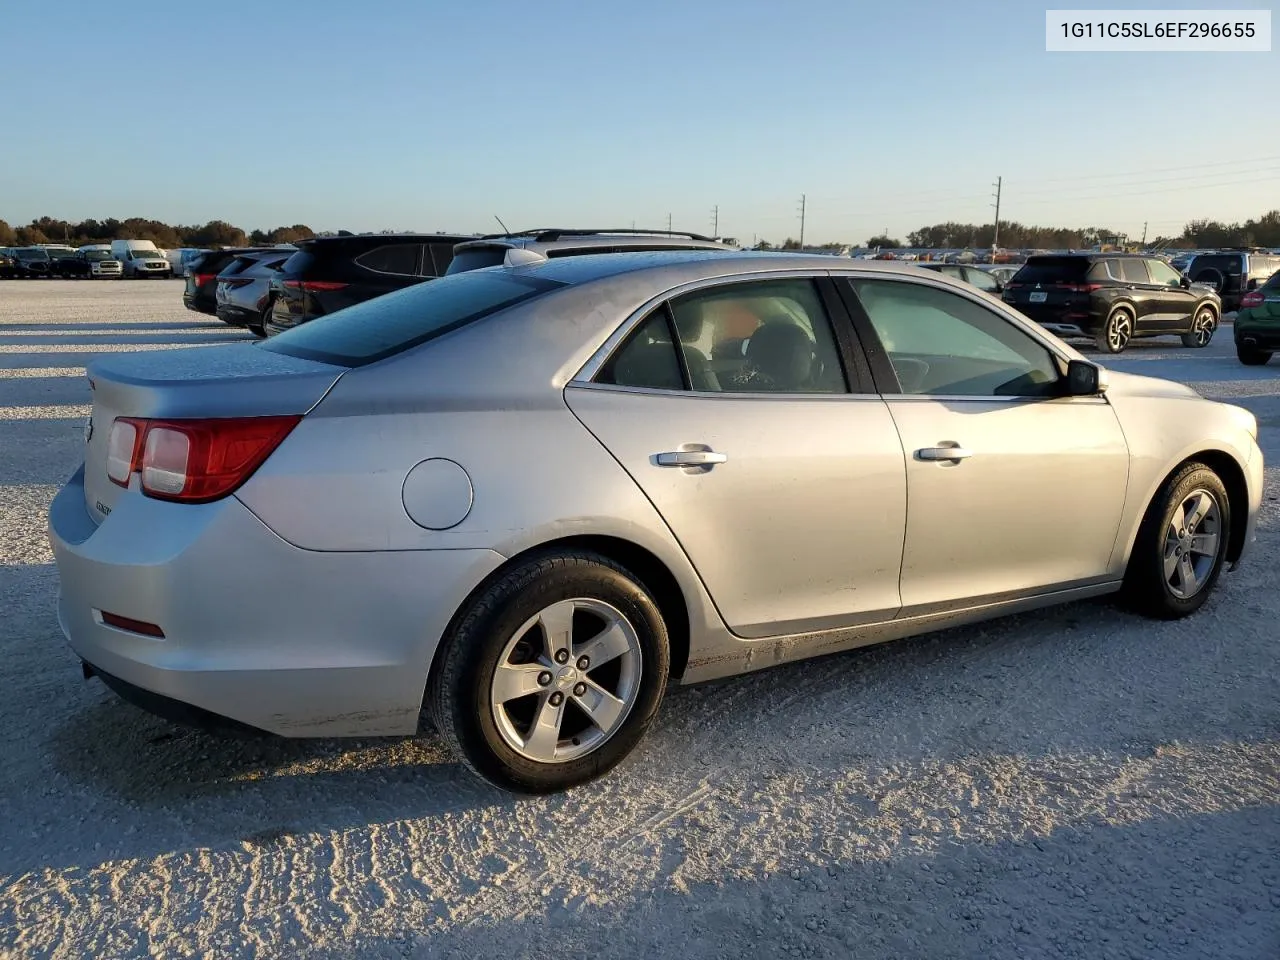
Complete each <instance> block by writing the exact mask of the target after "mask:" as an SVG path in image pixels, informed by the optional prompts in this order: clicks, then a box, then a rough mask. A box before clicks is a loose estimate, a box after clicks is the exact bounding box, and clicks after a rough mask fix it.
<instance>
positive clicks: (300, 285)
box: [284, 280, 347, 293]
mask: <svg viewBox="0 0 1280 960" xmlns="http://www.w3.org/2000/svg"><path fill="white" fill-rule="evenodd" d="M284 286H286V287H289V288H290V289H291V290H305V291H307V292H308V293H323V292H329V291H333V290H341V289H342V288H343V287H345V286H347V284H345V283H336V282H334V281H333V280H285V281H284Z"/></svg>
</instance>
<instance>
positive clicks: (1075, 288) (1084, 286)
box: [1062, 283, 1102, 293]
mask: <svg viewBox="0 0 1280 960" xmlns="http://www.w3.org/2000/svg"><path fill="white" fill-rule="evenodd" d="M1062 289H1063V290H1066V291H1069V292H1070V293H1093V291H1095V290H1101V289H1102V284H1100V283H1064V284H1063V285H1062Z"/></svg>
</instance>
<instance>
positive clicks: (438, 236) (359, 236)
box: [294, 233, 476, 246]
mask: <svg viewBox="0 0 1280 960" xmlns="http://www.w3.org/2000/svg"><path fill="white" fill-rule="evenodd" d="M475 239H476V236H475V234H467V235H463V234H457V233H344V234H339V235H337V236H325V237H307V238H305V239H303V240H295V241H294V244H295V245H296V246H302V245H304V244H317V243H335V244H336V243H397V242H401V241H405V240H409V241H417V242H419V243H454V244H456V243H462V242H464V241H466V240H475Z"/></svg>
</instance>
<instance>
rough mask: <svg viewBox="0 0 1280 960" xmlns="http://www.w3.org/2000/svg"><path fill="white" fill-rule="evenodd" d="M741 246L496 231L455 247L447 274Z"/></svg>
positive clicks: (650, 235)
mask: <svg viewBox="0 0 1280 960" xmlns="http://www.w3.org/2000/svg"><path fill="white" fill-rule="evenodd" d="M737 249H738V247H736V246H734V245H732V244H728V243H724V242H722V241H719V240H715V239H713V238H712V237H704V236H701V235H699V234H696V233H682V232H680V231H671V230H566V229H560V228H544V229H541V230H523V231H521V232H519V233H495V234H491V235H489V236H486V237H478V238H477V239H475V240H467V241H465V242H463V243H459V244H458V245H457V246H455V247H454V248H453V261H452V262H451V263H450V264H449V269H448V270H446V271H445V273H446V275H447V274H451V273H466V272H467V271H468V270H479V269H480V268H481V267H496V266H500V265H501V264H504V263H531V262H534V261H537V260H546V259H550V258H552V257H571V256H575V255H582V254H587V253H637V252H642V251H646V250H650V251H653V250H726V251H729V250H737Z"/></svg>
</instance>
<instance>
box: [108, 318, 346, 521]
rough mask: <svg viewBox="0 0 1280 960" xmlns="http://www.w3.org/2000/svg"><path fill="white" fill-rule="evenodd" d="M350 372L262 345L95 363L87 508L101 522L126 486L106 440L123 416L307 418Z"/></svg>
mask: <svg viewBox="0 0 1280 960" xmlns="http://www.w3.org/2000/svg"><path fill="white" fill-rule="evenodd" d="M346 371H347V368H346V367H342V366H337V365H334V364H328V363H319V362H317V361H314V360H303V359H300V358H298V357H291V356H287V355H285V354H282V353H275V352H272V351H269V350H261V349H259V348H258V346H257V345H256V344H252V343H236V344H227V345H226V346H217V347H190V348H186V349H179V350H156V351H149V352H146V353H122V354H118V355H115V356H109V357H103V358H101V359H99V360H95V361H94V362H93V363H91V364H90V365H89V368H88V376H89V383H90V386H91V388H92V391H93V412H92V414H91V416H90V420H89V423H87V424H86V425H85V468H84V477H85V483H84V489H85V503H86V505H87V506H88V508H89V515H90V516H91V517H93V518H94V520H95V522H99V523H100V522H101V521H102V519H103V518H104V517H106V515H107V514H109V513H110V512H111V509H112V507H113V506H114V505H115V503H116V501H117V500H118V499H119V497H120V496H122V495H123V494H124V492H125V491H124V488H122V487H120V486H118V485H117V484H115V483H113V482H112V481H111V480H110V479H109V478H108V477H107V441H108V438H109V437H110V436H111V425H112V424H113V423H114V422H115V420H116V418H117V417H145V418H153V419H174V420H181V419H192V418H212V417H265V416H279V415H288V414H304V413H306V412H307V411H308V410H310V409H311V408H312V407H313V406H315V405H316V403H318V402H319V401H320V399H321V398H322V397H323V396H324V395H325V394H326V393H327V392H328V391H329V388H330V387H332V386H333V385H334V384H335V383H337V381H338V379H339V378H340V377H341V376H342V374H343V373H345V372H346Z"/></svg>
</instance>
